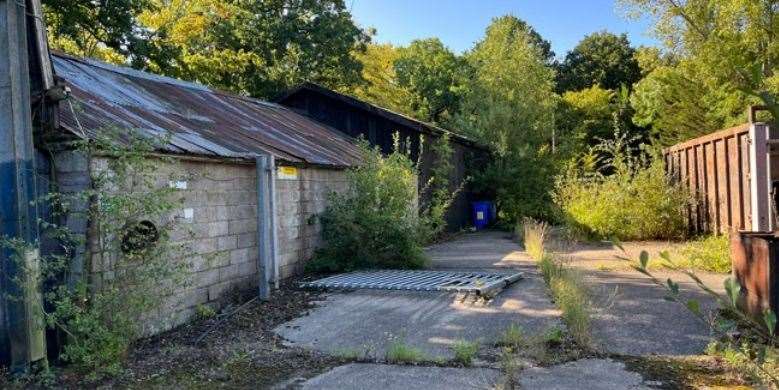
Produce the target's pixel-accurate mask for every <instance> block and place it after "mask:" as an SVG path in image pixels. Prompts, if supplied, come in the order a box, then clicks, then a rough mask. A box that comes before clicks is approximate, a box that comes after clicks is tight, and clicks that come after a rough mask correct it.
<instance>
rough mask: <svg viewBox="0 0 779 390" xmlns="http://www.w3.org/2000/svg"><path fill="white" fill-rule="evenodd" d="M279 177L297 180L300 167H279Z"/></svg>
mask: <svg viewBox="0 0 779 390" xmlns="http://www.w3.org/2000/svg"><path fill="white" fill-rule="evenodd" d="M277 176H278V178H279V179H285V180H295V179H297V178H298V169H297V168H295V167H281V166H280V167H279V171H278V174H277Z"/></svg>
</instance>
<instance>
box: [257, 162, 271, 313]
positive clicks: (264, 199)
mask: <svg viewBox="0 0 779 390" xmlns="http://www.w3.org/2000/svg"><path fill="white" fill-rule="evenodd" d="M255 161H256V164H255V165H256V168H257V271H258V276H259V281H258V286H259V295H260V299H261V300H263V301H267V300H268V299H270V284H269V280H270V277H269V276H270V272H271V269H272V265H271V264H270V255H271V236H270V234H269V233H270V226H269V225H270V218H268V216H269V214H270V209H271V208H270V202H269V198H270V196H269V193H270V191H269V182H268V156H265V155H259V156H257V157H256V158H255Z"/></svg>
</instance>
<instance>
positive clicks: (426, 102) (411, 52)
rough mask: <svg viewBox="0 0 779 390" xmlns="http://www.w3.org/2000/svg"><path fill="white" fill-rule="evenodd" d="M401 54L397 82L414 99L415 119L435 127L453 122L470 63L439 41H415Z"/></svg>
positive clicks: (412, 109)
mask: <svg viewBox="0 0 779 390" xmlns="http://www.w3.org/2000/svg"><path fill="white" fill-rule="evenodd" d="M398 54H399V56H398V58H397V59H396V60H395V62H394V68H395V73H396V76H397V82H398V85H399V86H401V87H403V88H405V89H406V90H407V91H408V92H409V93H410V95H411V96H410V97H411V100H410V102H409V105H410V109H411V113H412V116H414V117H415V118H418V119H421V120H424V121H428V122H433V123H441V122H444V121H447V120H449V119H451V117H452V115H454V114H455V113H456V112H457V110H458V108H459V105H460V95H461V92H462V88H463V84H464V82H465V77H466V74H467V70H466V69H465V68H466V66H467V63H466V62H465V61H463V60H462V59H460V58H458V57H457V56H455V54H454V53H452V52H451V51H450V50H449V49H448V48H447V47H446V46H444V44H443V43H441V41H440V40H439V39H438V38H429V39H421V40H415V41H413V42H411V44H410V45H409V46H408V47H403V48H400V49H399V53H398Z"/></svg>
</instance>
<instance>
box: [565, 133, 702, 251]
mask: <svg viewBox="0 0 779 390" xmlns="http://www.w3.org/2000/svg"><path fill="white" fill-rule="evenodd" d="M600 151H601V152H605V153H604V154H606V155H607V158H606V160H605V164H604V165H602V167H601V168H600V170H599V171H596V172H582V171H581V170H579V169H572V170H569V172H568V173H567V174H565V175H562V176H561V177H558V179H557V181H556V188H555V193H554V200H555V202H556V203H557V204H558V205H559V206H560V208H561V209H562V213H563V220H564V222H565V224H566V225H567V226H568V227H569V228H570V229H571V231H573V232H576V233H578V234H579V235H581V236H585V237H587V238H599V239H600V238H618V239H620V240H649V239H680V238H683V237H684V235H685V233H686V231H687V229H686V224H685V212H684V211H685V208H686V207H687V206H688V205H690V199H691V198H690V196H689V193H688V191H687V190H686V189H685V188H684V187H683V186H681V185H677V184H674V183H672V182H671V180H670V178H668V177H667V175H666V174H665V170H664V165H663V161H662V159H661V158H660V157H659V156H656V155H655V156H654V157H652V156H648V155H646V154H640V155H639V156H638V157H636V156H634V155H633V153H634V151H630V150H626V149H625V148H624V146H623V145H619V142H614V141H612V142H611V143H609V144H604V145H602V146H601V147H600Z"/></svg>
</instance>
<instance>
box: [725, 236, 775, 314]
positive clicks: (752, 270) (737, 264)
mask: <svg viewBox="0 0 779 390" xmlns="http://www.w3.org/2000/svg"><path fill="white" fill-rule="evenodd" d="M730 248H731V249H730V250H731V260H732V262H733V276H734V277H735V278H736V280H738V282H739V284H740V285H741V286H742V289H741V296H740V297H739V305H740V306H741V307H742V308H744V309H745V310H746V311H747V312H748V313H750V314H752V315H753V316H755V317H757V318H761V317H762V315H763V311H764V310H766V309H771V310H773V312H774V313H779V239H778V238H777V237H776V236H775V235H774V234H765V233H740V232H733V233H731V235H730ZM760 322H762V320H761V321H760ZM778 328H779V327H778Z"/></svg>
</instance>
